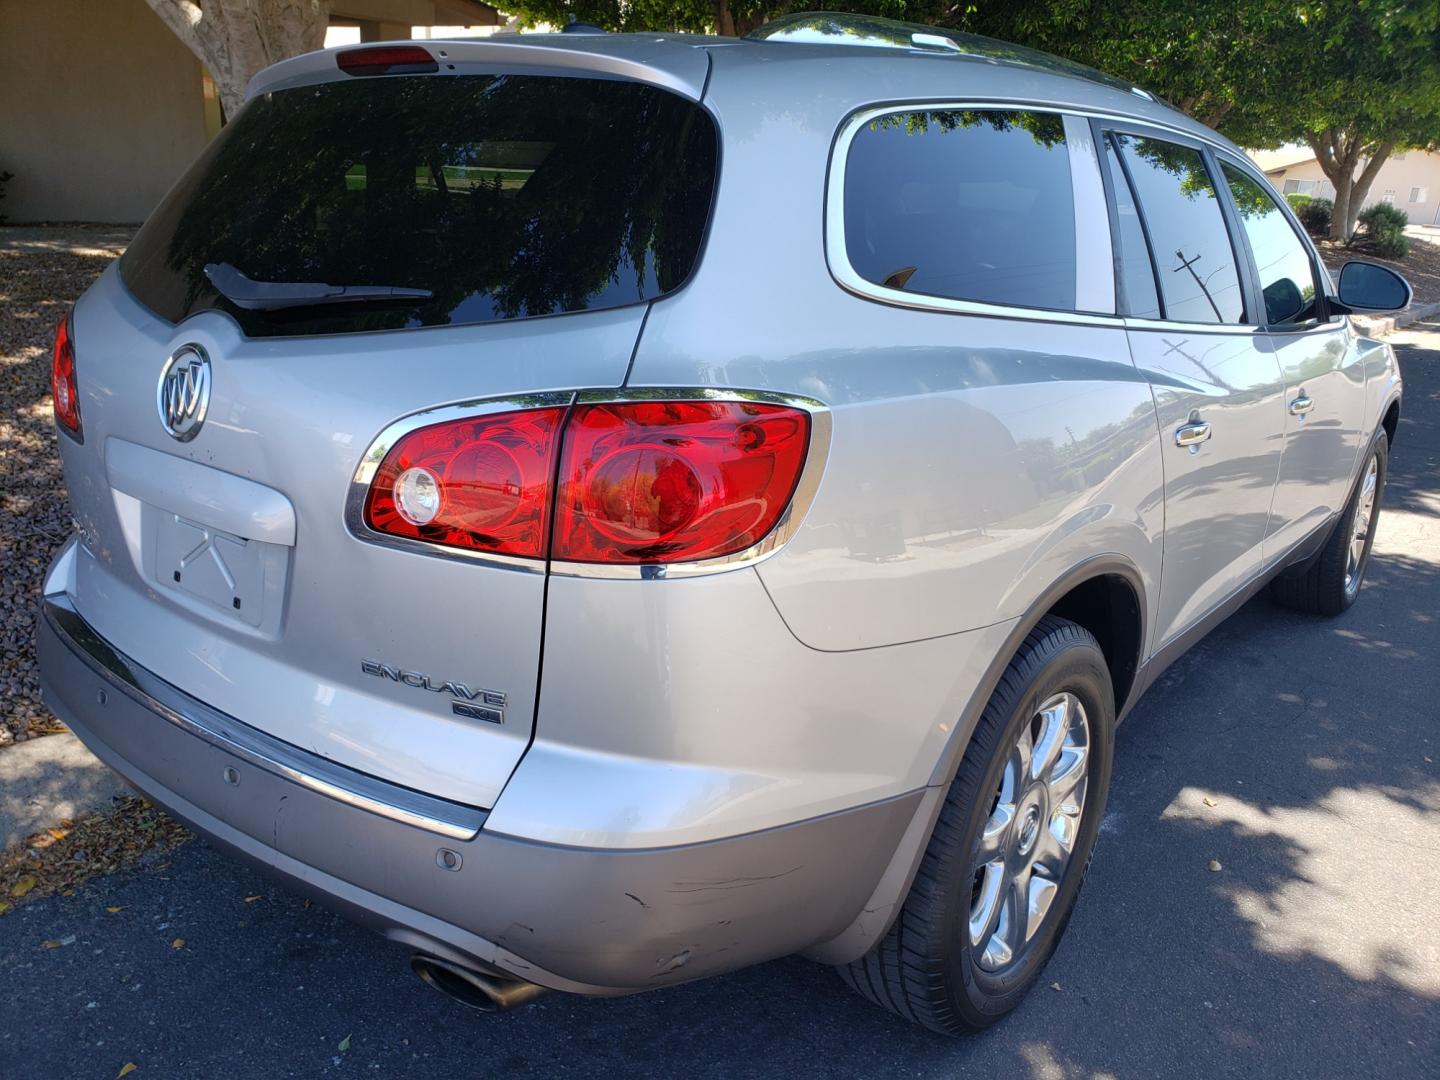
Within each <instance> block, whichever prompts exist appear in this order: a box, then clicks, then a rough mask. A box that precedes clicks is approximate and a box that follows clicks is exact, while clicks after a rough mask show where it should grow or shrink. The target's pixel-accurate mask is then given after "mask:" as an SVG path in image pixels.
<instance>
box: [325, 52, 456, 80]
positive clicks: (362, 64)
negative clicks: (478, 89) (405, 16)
mask: <svg viewBox="0 0 1440 1080" xmlns="http://www.w3.org/2000/svg"><path fill="white" fill-rule="evenodd" d="M335 63H336V65H337V66H338V67H339V68H340V70H341V71H343V72H345V73H346V74H347V75H429V74H431V73H432V72H436V71H439V70H440V65H439V63H438V62H437V61H436V59H435V57H433V56H431V55H430V53H429V52H428V51H427V50H425V49H423V48H421V47H420V46H419V45H374V46H370V47H368V48H361V49H345V50H343V51H341V52H338V53H336V54H335Z"/></svg>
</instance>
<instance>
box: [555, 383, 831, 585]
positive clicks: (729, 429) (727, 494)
mask: <svg viewBox="0 0 1440 1080" xmlns="http://www.w3.org/2000/svg"><path fill="white" fill-rule="evenodd" d="M809 438H810V417H809V414H808V413H806V412H804V411H803V410H801V409H794V408H790V407H789V406H785V405H769V404H761V403H752V402H729V401H726V402H720V401H683V402H650V401H645V402H616V403H611V404H604V405H587V406H582V407H580V408H578V409H576V410H575V412H574V414H573V415H572V416H571V417H570V420H569V422H568V423H567V424H566V425H565V448H564V451H563V454H562V457H561V462H560V486H559V491H558V493H557V496H556V521H555V542H554V547H553V549H552V551H551V558H553V559H556V560H562V561H569V562H591V563H670V562H696V561H699V560H701V559H713V558H718V557H720V556H722V555H731V554H734V553H735V552H737V551H743V550H745V549H746V548H748V547H751V546H752V545H754V544H755V543H756V542H757V541H759V540H761V539H763V538H764V537H765V535H766V534H767V533H769V532H770V530H771V529H772V528H774V527H775V524H776V522H778V521H779V520H780V515H781V514H783V513H784V512H785V508H786V507H787V506H788V505H789V504H790V497H791V496H792V495H793V494H794V493H795V485H796V482H797V481H798V480H799V478H800V470H801V468H802V467H803V466H804V464H805V452H806V449H807V446H808V444H809Z"/></svg>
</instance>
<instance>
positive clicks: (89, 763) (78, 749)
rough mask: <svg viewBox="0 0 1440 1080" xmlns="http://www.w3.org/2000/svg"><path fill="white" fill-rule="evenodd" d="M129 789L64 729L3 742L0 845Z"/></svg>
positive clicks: (95, 807)
mask: <svg viewBox="0 0 1440 1080" xmlns="http://www.w3.org/2000/svg"><path fill="white" fill-rule="evenodd" d="M129 790H130V789H129V788H128V787H127V786H126V784H125V781H123V780H121V779H120V777H119V776H118V775H117V774H115V773H113V772H111V771H110V769H108V768H107V767H106V766H104V765H102V764H101V763H100V760H99V759H98V758H97V757H95V755H94V754H92V753H90V751H89V750H87V749H85V744H84V743H82V742H81V741H80V740H79V739H77V738H76V737H75V736H74V735H73V734H71V733H70V732H68V731H67V732H64V733H62V734H58V735H45V736H43V737H41V738H38V739H28V740H26V741H25V742H22V743H16V744H15V745H14V746H7V747H5V749H3V750H0V848H7V847H9V846H10V845H11V844H18V843H19V842H20V841H22V840H24V839H25V838H26V837H27V836H30V835H31V834H32V833H37V832H39V831H40V830H41V829H53V828H57V827H58V826H59V824H60V823H61V822H62V821H64V820H66V819H67V818H74V817H78V816H79V815H80V814H83V813H86V812H87V811H90V810H105V809H108V808H109V806H110V803H111V800H112V799H113V798H114V797H115V796H117V795H123V794H125V793H126V792H128V791H129Z"/></svg>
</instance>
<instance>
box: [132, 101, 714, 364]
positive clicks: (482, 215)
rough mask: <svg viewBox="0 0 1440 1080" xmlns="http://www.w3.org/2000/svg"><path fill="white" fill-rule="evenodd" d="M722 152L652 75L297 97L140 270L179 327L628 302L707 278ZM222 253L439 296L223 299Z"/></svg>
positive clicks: (247, 268) (223, 142)
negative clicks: (209, 273) (308, 302)
mask: <svg viewBox="0 0 1440 1080" xmlns="http://www.w3.org/2000/svg"><path fill="white" fill-rule="evenodd" d="M716 152H717V151H716V133H715V128H714V124H713V123H712V121H711V120H710V118H709V116H708V114H706V113H705V112H704V110H702V109H701V108H700V107H699V106H697V105H695V104H694V103H692V102H689V101H686V100H684V99H683V98H680V97H678V96H676V95H674V94H671V93H668V92H667V91H664V90H659V89H656V88H654V87H650V86H644V85H641V84H638V83H631V82H621V81H608V80H599V79H577V78H555V77H547V76H535V75H490V76H463V77H455V76H430V77H425V76H419V77H389V78H375V79H363V80H360V79H355V80H351V79H347V80H345V81H343V82H332V83H325V84H322V85H319V86H311V87H303V88H298V89H292V90H283V91H279V92H276V93H273V94H268V95H265V96H264V97H261V98H257V99H256V100H254V101H253V102H251V103H250V104H249V105H248V106H246V108H245V109H244V110H243V111H242V112H241V113H240V115H239V116H238V117H236V119H235V121H234V122H233V123H231V124H229V125H228V126H227V127H226V128H225V129H224V130H223V131H222V132H221V133H220V135H219V136H218V137H217V138H216V139H215V141H214V142H213V143H212V144H211V145H210V147H209V148H208V149H207V150H206V151H205V153H204V154H203V155H202V156H201V157H200V159H199V160H198V161H197V162H196V163H195V164H194V166H192V168H191V169H190V171H189V172H188V173H186V175H185V177H184V178H183V179H182V180H181V181H180V183H179V185H178V186H177V187H176V188H175V189H174V190H173V191H172V192H171V193H170V194H169V195H168V196H167V197H166V199H165V201H164V202H163V203H161V205H160V207H159V208H158V209H157V210H156V211H155V213H154V214H153V215H152V216H151V218H150V220H149V221H148V222H146V224H145V227H144V228H143V229H141V230H140V232H139V234H138V235H137V236H136V238H135V241H134V242H133V243H132V244H131V245H130V249H129V251H128V252H126V254H125V257H124V259H123V261H122V262H121V274H122V277H123V279H124V281H125V284H126V285H127V286H128V287H129V288H130V290H131V291H132V292H133V293H134V294H135V296H136V297H138V298H139V300H140V301H141V302H142V303H144V304H145V305H146V306H147V307H149V308H150V309H151V310H153V311H154V312H156V313H157V314H159V315H161V316H162V317H164V318H166V319H169V320H171V321H173V322H178V321H179V320H181V319H183V318H185V317H187V316H189V315H192V314H194V313H195V312H197V311H203V310H206V309H210V308H215V309H219V310H222V311H227V312H229V313H230V314H231V315H233V316H234V317H235V318H236V320H237V321H238V322H239V323H240V325H241V327H242V328H243V329H244V331H245V332H246V333H247V334H249V335H252V336H265V335H276V334H315V333H343V332H352V331H360V330H389V329H398V328H402V327H417V326H439V325H447V324H451V325H453V324H462V323H480V322H490V321H494V320H500V319H518V318H526V317H529V316H536V315H554V314H559V313H562V312H570V311H581V310H585V309H593V308H609V307H619V306H622V305H625V304H633V303H636V302H640V301H645V300H651V299H654V298H655V297H657V296H661V295H663V294H665V293H667V292H669V291H671V290H673V289H675V288H677V287H678V286H679V285H680V284H681V283H682V282H683V281H684V280H685V278H686V277H687V276H688V275H689V273H690V271H691V268H692V267H693V266H694V263H695V260H696V258H697V256H698V253H699V250H700V243H701V239H702V236H703V234H704V231H705V224H706V220H707V218H708V216H709V211H710V198H711V193H712V189H713V187H714V182H715V162H716ZM210 263H214V264H223V263H228V264H229V265H231V266H233V267H234V268H236V269H237V270H239V271H240V272H242V273H243V274H245V275H246V276H247V277H249V278H251V279H254V280H256V281H266V282H326V283H329V284H333V285H367V286H377V285H378V286H398V287H402V288H410V289H428V290H430V292H431V293H432V294H433V296H432V297H431V298H429V299H424V300H415V299H410V300H404V301H401V302H393V301H392V302H386V303H380V304H373V303H367V304H340V305H327V306H307V307H299V308H291V309H288V310H281V311H255V310H243V309H241V308H238V307H236V306H235V305H234V304H232V303H230V302H229V301H228V300H226V299H225V298H224V297H222V296H220V295H219V294H218V293H217V291H216V290H215V288H214V286H213V285H212V284H211V282H210V280H209V279H208V278H207V277H206V275H205V273H204V268H205V266H206V265H207V264H210ZM232 291H233V290H232Z"/></svg>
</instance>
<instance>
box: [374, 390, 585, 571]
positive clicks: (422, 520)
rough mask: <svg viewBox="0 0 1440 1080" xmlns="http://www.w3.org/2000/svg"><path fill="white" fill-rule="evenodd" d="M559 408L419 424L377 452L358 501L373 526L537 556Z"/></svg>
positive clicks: (544, 530)
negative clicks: (362, 498)
mask: <svg viewBox="0 0 1440 1080" xmlns="http://www.w3.org/2000/svg"><path fill="white" fill-rule="evenodd" d="M564 415H565V410H564V409H561V408H547V409H527V410H524V411H522V412H508V413H494V414H491V415H489V416H477V417H471V418H467V419H464V420H454V421H451V422H449V423H445V424H436V425H434V426H433V427H425V428H419V429H417V430H415V431H412V432H410V433H409V434H408V435H405V436H404V437H402V438H401V439H400V440H399V441H398V442H397V443H396V444H395V445H394V447H392V448H391V450H390V452H389V453H388V454H386V455H385V460H384V461H383V462H381V464H380V468H379V469H378V470H377V471H376V473H375V478H374V479H373V480H372V481H371V483H370V491H369V494H368V495H367V497H366V500H365V521H366V523H367V524H368V525H369V526H370V528H372V529H374V530H375V531H376V532H382V533H388V534H390V535H392V536H405V537H409V538H411V539H414V540H426V541H429V542H430V543H434V544H444V545H446V546H448V547H458V548H468V549H470V550H472V551H485V552H491V553H494V554H497V555H514V556H518V557H521V558H527V559H543V558H544V557H545V548H546V545H547V543H548V540H549V531H550V483H551V477H552V475H553V472H554V461H555V459H554V455H555V448H556V445H557V443H558V434H559V427H560V420H561V418H562V417H563V416H564Z"/></svg>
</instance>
